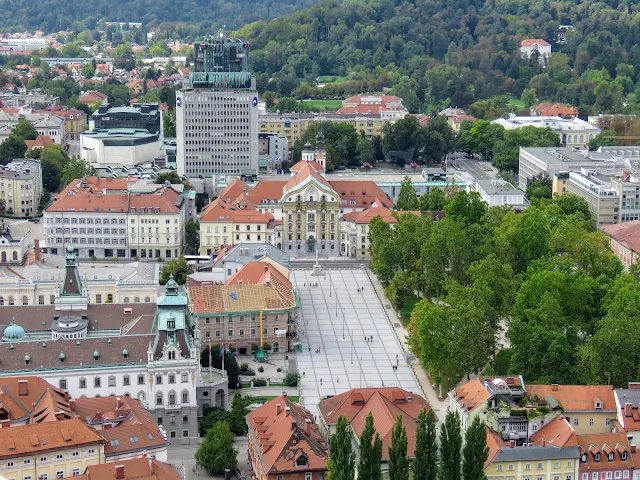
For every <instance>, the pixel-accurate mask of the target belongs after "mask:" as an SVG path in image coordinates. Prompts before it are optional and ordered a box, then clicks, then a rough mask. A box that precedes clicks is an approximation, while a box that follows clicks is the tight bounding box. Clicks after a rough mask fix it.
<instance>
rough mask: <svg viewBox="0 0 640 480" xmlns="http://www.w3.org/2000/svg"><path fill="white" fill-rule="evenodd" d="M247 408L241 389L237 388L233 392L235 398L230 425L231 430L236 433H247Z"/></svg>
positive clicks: (232, 403) (232, 404)
mask: <svg viewBox="0 0 640 480" xmlns="http://www.w3.org/2000/svg"><path fill="white" fill-rule="evenodd" d="M247 413H249V411H248V410H247V408H246V406H245V403H244V400H243V399H242V395H240V390H236V391H235V393H234V394H233V400H232V402H231V414H230V415H229V426H230V428H231V431H232V432H233V433H235V434H236V435H246V434H247V430H248V427H247V420H246V417H247Z"/></svg>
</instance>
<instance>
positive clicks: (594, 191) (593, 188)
mask: <svg viewBox="0 0 640 480" xmlns="http://www.w3.org/2000/svg"><path fill="white" fill-rule="evenodd" d="M567 192H571V193H574V194H576V195H578V196H579V197H581V198H583V199H584V200H585V201H586V202H587V204H588V205H589V212H590V213H591V217H592V218H593V220H594V223H595V226H596V228H599V227H600V226H601V225H610V224H613V223H618V222H619V221H620V207H619V203H620V198H619V196H618V191H617V190H615V189H613V188H611V186H610V185H609V182H607V179H605V178H602V177H600V176H599V175H598V174H597V173H596V172H595V171H593V170H591V171H590V170H587V169H582V170H581V171H580V172H569V183H568V184H567Z"/></svg>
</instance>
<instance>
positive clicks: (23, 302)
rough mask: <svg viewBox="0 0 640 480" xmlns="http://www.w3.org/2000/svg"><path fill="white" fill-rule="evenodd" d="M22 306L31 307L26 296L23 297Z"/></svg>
mask: <svg viewBox="0 0 640 480" xmlns="http://www.w3.org/2000/svg"><path fill="white" fill-rule="evenodd" d="M22 305H29V299H28V298H27V296H26V295H24V296H23V297H22Z"/></svg>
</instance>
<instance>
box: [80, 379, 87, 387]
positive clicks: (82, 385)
mask: <svg viewBox="0 0 640 480" xmlns="http://www.w3.org/2000/svg"><path fill="white" fill-rule="evenodd" d="M80 388H87V380H86V379H85V378H81V379H80Z"/></svg>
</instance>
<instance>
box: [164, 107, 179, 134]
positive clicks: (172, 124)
mask: <svg viewBox="0 0 640 480" xmlns="http://www.w3.org/2000/svg"><path fill="white" fill-rule="evenodd" d="M162 129H163V132H162V134H163V135H164V137H165V138H175V136H176V109H175V108H170V109H169V110H167V111H166V112H164V113H163V114H162Z"/></svg>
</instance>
